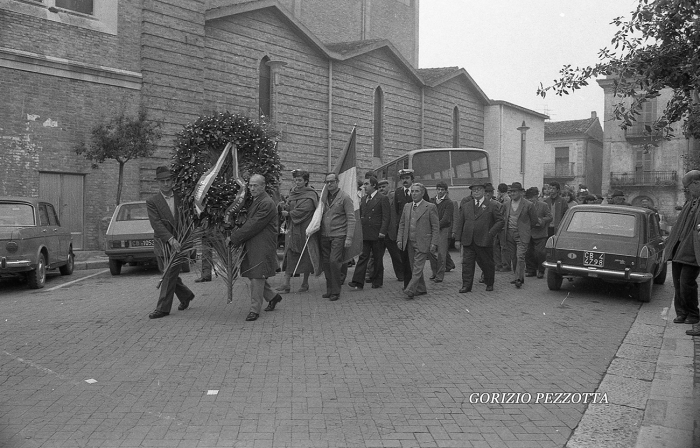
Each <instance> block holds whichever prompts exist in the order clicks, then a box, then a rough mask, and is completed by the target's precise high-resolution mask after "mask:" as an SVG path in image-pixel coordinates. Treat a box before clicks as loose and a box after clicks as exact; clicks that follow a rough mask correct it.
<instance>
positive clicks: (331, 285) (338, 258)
mask: <svg viewBox="0 0 700 448" xmlns="http://www.w3.org/2000/svg"><path fill="white" fill-rule="evenodd" d="M344 249H345V237H344V236H341V237H335V238H332V237H327V236H322V237H321V265H322V266H323V273H324V274H325V276H326V292H327V293H329V294H331V295H335V296H339V295H340V285H342V283H343V281H344V280H345V278H344V276H343V275H342V272H341V271H342V269H343V264H344V263H343V250H344ZM346 269H347V268H346ZM346 273H347V271H346Z"/></svg>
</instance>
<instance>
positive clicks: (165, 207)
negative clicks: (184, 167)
mask: <svg viewBox="0 0 700 448" xmlns="http://www.w3.org/2000/svg"><path fill="white" fill-rule="evenodd" d="M156 180H157V181H158V189H159V190H160V191H159V192H158V193H156V194H154V195H153V196H151V197H150V198H148V199H146V209H147V210H148V220H149V221H150V222H151V227H153V238H155V239H158V240H160V242H161V243H162V244H163V245H169V246H170V249H171V250H172V251H174V252H179V251H180V242H179V241H178V240H177V239H176V238H175V236H174V234H175V227H176V225H177V222H178V214H179V212H180V210H179V206H180V197H179V196H178V195H176V194H175V192H174V191H173V186H174V185H175V182H174V181H173V178H172V176H171V174H170V168H168V167H167V166H159V167H158V168H156ZM154 251H155V253H156V259H157V261H158V269H160V271H161V272H163V270H164V269H165V254H164V253H163V249H161V245H160V244H156V245H155V247H154ZM181 267H182V266H181V265H175V266H171V268H170V270H169V271H168V272H167V273H166V275H165V276H164V277H163V283H161V285H160V293H159V295H158V304H157V305H156V309H155V311H153V312H152V313H151V314H149V315H148V317H149V318H150V319H160V318H161V317H165V316H167V315H168V314H170V308H172V306H173V295H176V296H177V298H178V300H180V305H178V307H177V309H178V310H180V311H182V310H185V309H187V308H188V307H189V306H190V302H191V301H193V300H194V293H193V292H192V291H191V290H190V289H189V288H188V287H187V286H185V284H184V283H183V282H182V279H181V278H180V269H181Z"/></svg>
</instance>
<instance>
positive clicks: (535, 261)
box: [525, 237, 547, 274]
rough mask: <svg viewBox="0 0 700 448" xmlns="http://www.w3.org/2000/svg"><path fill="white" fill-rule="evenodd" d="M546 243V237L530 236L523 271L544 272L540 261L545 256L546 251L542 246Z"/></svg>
mask: <svg viewBox="0 0 700 448" xmlns="http://www.w3.org/2000/svg"><path fill="white" fill-rule="evenodd" d="M545 244H547V237H544V238H530V245H529V246H528V248H527V253H526V254H525V271H526V272H528V273H533V274H534V273H537V272H540V273H544V267H543V266H542V263H544V260H545V259H546V258H547V252H546V249H545V248H544V246H545Z"/></svg>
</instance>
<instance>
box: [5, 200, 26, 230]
mask: <svg viewBox="0 0 700 448" xmlns="http://www.w3.org/2000/svg"><path fill="white" fill-rule="evenodd" d="M33 225H34V207H32V206H31V205H29V204H8V203H2V204H0V227H17V226H33Z"/></svg>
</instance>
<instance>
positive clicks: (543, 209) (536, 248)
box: [525, 187, 552, 278]
mask: <svg viewBox="0 0 700 448" xmlns="http://www.w3.org/2000/svg"><path fill="white" fill-rule="evenodd" d="M539 195H540V191H539V189H538V188H537V187H530V188H528V189H527V191H526V192H525V199H527V200H528V201H530V202H532V205H533V206H534V207H535V215H536V216H537V223H536V224H535V225H533V226H532V228H531V229H530V244H529V245H528V248H527V253H526V254H525V277H534V276H537V278H544V267H543V266H542V263H543V262H544V260H545V258H547V252H546V249H545V247H544V246H545V244H547V238H548V236H547V229H548V228H549V223H550V222H552V212H551V210H550V209H549V205H548V204H547V203H546V202H544V201H540V198H539Z"/></svg>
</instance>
